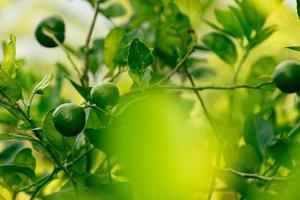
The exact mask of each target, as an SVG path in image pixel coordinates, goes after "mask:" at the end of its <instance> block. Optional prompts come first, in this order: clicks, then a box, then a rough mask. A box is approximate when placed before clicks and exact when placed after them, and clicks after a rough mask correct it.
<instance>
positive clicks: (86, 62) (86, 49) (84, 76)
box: [81, 0, 100, 85]
mask: <svg viewBox="0 0 300 200" xmlns="http://www.w3.org/2000/svg"><path fill="white" fill-rule="evenodd" d="M99 5H100V0H97V1H96V5H95V12H94V17H93V20H92V23H91V26H90V29H89V32H88V35H87V37H86V42H85V46H84V53H85V54H84V66H85V68H84V71H83V74H82V76H81V82H82V83H83V85H88V82H89V78H88V72H89V68H90V61H89V57H90V52H89V51H90V48H89V45H90V41H91V37H92V34H93V31H94V28H95V24H96V21H97V17H98V11H99Z"/></svg>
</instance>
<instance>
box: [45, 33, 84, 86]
mask: <svg viewBox="0 0 300 200" xmlns="http://www.w3.org/2000/svg"><path fill="white" fill-rule="evenodd" d="M43 33H45V34H46V35H47V36H49V37H50V38H51V39H52V40H53V41H54V42H55V43H56V44H57V45H58V46H59V47H60V48H61V49H62V50H63V52H64V53H65V54H66V56H67V58H68V60H69V61H70V63H71V65H72V67H73V68H74V70H75V71H76V73H77V76H78V77H79V78H80V77H81V71H80V69H79V67H77V65H76V63H75V61H74V60H73V59H72V56H71V55H70V53H69V50H68V49H67V48H66V46H65V45H63V44H62V43H61V42H60V41H59V40H58V39H57V38H56V37H55V36H54V35H53V34H52V33H51V32H50V31H48V30H46V29H44V30H43ZM80 81H81V79H80Z"/></svg>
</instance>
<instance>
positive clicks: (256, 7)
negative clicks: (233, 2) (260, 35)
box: [241, 0, 267, 31]
mask: <svg viewBox="0 0 300 200" xmlns="http://www.w3.org/2000/svg"><path fill="white" fill-rule="evenodd" d="M258 2H259V1H256V0H243V1H242V4H241V8H242V11H243V13H244V16H245V18H246V20H247V22H248V23H249V25H250V26H251V27H252V28H253V29H255V30H256V31H259V30H260V29H261V28H262V27H263V25H264V24H265V21H266V17H267V16H266V15H267V14H266V11H265V10H264V8H263V7H261V5H260V4H258Z"/></svg>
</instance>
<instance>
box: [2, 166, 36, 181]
mask: <svg viewBox="0 0 300 200" xmlns="http://www.w3.org/2000/svg"><path fill="white" fill-rule="evenodd" d="M8 173H20V174H23V175H25V176H27V177H29V178H31V179H34V178H35V174H34V171H33V170H32V169H30V168H29V167H24V166H18V165H14V164H7V165H0V176H3V175H4V174H8Z"/></svg>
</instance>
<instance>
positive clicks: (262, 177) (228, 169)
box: [217, 168, 293, 181]
mask: <svg viewBox="0 0 300 200" xmlns="http://www.w3.org/2000/svg"><path fill="white" fill-rule="evenodd" d="M217 170H218V171H219V172H225V173H231V174H234V175H237V176H241V177H244V178H252V179H257V180H261V181H289V180H292V179H293V178H292V177H277V176H270V177H268V176H261V175H258V174H250V173H244V172H240V171H237V170H235V169H233V168H219V169H217Z"/></svg>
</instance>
